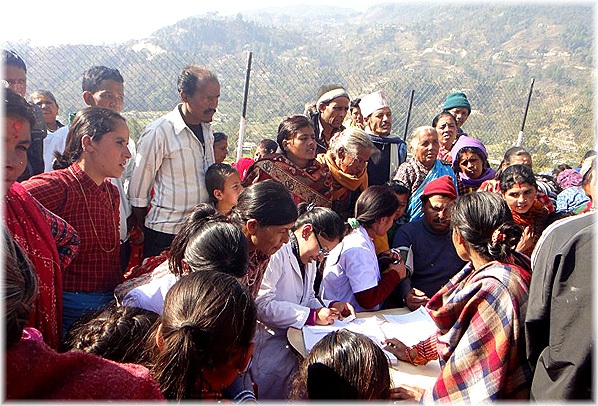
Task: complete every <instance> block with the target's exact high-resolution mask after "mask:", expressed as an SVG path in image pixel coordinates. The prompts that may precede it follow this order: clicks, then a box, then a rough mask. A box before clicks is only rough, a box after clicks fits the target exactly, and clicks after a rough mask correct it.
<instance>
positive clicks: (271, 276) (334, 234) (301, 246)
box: [250, 203, 355, 400]
mask: <svg viewBox="0 0 598 406" xmlns="http://www.w3.org/2000/svg"><path fill="white" fill-rule="evenodd" d="M298 211H299V218H298V219H297V221H296V222H295V224H294V226H293V227H292V228H291V232H290V233H289V235H290V236H289V242H288V243H286V244H284V245H283V246H282V248H280V250H278V251H277V252H276V253H275V254H274V255H272V256H271V257H270V262H269V264H268V267H267V268H266V272H265V274H264V278H263V280H262V284H261V287H260V290H259V293H258V297H257V299H256V304H257V309H258V320H259V322H260V323H259V324H258V328H257V333H256V350H255V353H254V358H253V363H252V366H251V369H250V371H251V373H252V375H253V379H254V381H255V382H256V383H257V385H258V388H259V399H260V400H263V399H286V398H287V397H288V394H289V392H290V389H291V384H292V379H293V376H294V374H295V372H296V371H297V368H298V365H299V359H298V358H297V355H295V353H294V352H293V351H292V350H291V349H290V348H289V347H288V344H287V339H286V331H287V328H288V327H296V328H301V327H303V326H304V325H306V324H307V325H312V326H313V325H328V324H331V323H332V322H333V321H334V320H335V319H342V318H343V317H346V316H349V315H350V314H355V312H354V310H353V308H352V306H351V305H350V304H348V303H344V302H334V303H331V301H329V300H327V301H324V303H322V302H321V301H320V300H318V299H317V298H316V296H315V293H314V289H313V284H314V278H315V276H316V267H317V261H321V260H323V259H324V257H326V256H327V255H328V252H329V251H330V250H331V249H333V248H334V247H335V246H336V245H338V244H339V242H340V241H341V239H342V238H343V236H344V233H345V226H344V224H343V221H342V220H341V219H340V217H339V216H338V214H336V213H335V212H334V211H332V210H331V209H328V208H324V207H314V205H313V204H307V203H301V204H300V205H299V208H298Z"/></svg>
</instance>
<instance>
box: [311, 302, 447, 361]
mask: <svg viewBox="0 0 598 406" xmlns="http://www.w3.org/2000/svg"><path fill="white" fill-rule="evenodd" d="M341 328H345V329H347V330H350V331H353V332H354V333H361V334H364V335H366V336H368V337H370V338H371V339H372V340H373V341H374V342H375V343H376V344H378V345H379V346H380V348H383V347H384V345H382V341H383V340H385V339H387V338H396V339H398V340H400V341H402V342H403V343H405V345H408V346H412V345H415V344H417V343H418V342H420V341H422V340H425V339H426V338H428V337H430V336H431V335H432V334H434V333H435V332H436V325H435V324H434V321H432V318H431V317H430V315H428V313H427V312H426V311H425V310H424V308H423V307H420V308H419V309H417V310H415V311H413V312H411V313H408V314H404V315H400V316H395V315H374V316H370V317H362V318H355V317H348V318H345V319H343V320H342V321H339V320H335V321H334V323H333V324H331V325H330V326H304V327H303V328H302V330H303V341H304V343H305V349H306V350H307V351H308V352H309V351H311V349H312V348H313V346H314V345H316V343H317V342H318V341H320V340H321V339H322V338H324V336H325V335H326V334H328V333H330V332H332V331H336V330H338V329H341ZM384 353H385V354H386V356H387V357H388V359H389V362H390V363H391V364H393V365H396V363H397V359H396V357H395V356H394V355H393V354H391V353H390V352H388V351H384Z"/></svg>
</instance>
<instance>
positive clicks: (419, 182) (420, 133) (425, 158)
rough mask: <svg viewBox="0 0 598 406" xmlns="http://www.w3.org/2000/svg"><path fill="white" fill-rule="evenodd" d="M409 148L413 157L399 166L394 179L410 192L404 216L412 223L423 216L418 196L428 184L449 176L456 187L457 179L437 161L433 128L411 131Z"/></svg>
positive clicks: (447, 167)
mask: <svg viewBox="0 0 598 406" xmlns="http://www.w3.org/2000/svg"><path fill="white" fill-rule="evenodd" d="M410 146H411V151H412V152H413V156H412V157H411V158H410V159H409V160H407V161H405V162H403V163H402V164H401V166H399V169H398V170H397V173H396V174H395V176H394V179H395V180H398V181H399V182H401V183H402V184H404V185H405V186H406V187H407V188H409V191H410V192H411V197H410V198H409V203H408V206H407V212H406V214H407V216H408V217H409V221H414V220H417V219H418V218H421V217H422V216H423V212H422V202H421V200H420V196H421V194H422V192H423V191H424V187H425V186H426V184H427V183H428V182H430V181H431V180H434V179H436V178H440V177H441V176H444V175H449V176H451V177H452V178H453V181H454V183H455V187H457V179H456V177H455V173H454V172H453V169H452V168H451V167H450V166H449V165H446V164H444V163H443V162H442V161H440V160H439V159H437V158H438V150H439V148H440V143H439V141H438V132H437V131H436V129H435V128H434V127H430V126H421V127H417V128H416V129H415V130H413V134H412V137H411V141H410Z"/></svg>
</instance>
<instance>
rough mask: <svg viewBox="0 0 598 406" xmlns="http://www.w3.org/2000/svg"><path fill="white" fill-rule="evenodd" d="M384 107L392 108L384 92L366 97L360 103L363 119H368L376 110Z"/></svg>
mask: <svg viewBox="0 0 598 406" xmlns="http://www.w3.org/2000/svg"><path fill="white" fill-rule="evenodd" d="M384 107H390V105H389V104H388V99H387V98H386V95H385V94H384V92H383V91H381V90H380V91H377V92H374V93H370V94H368V95H366V96H364V97H363V98H362V99H361V101H360V102H359V108H360V109H361V114H362V115H363V118H366V117H368V116H369V115H370V114H372V113H373V112H374V111H376V110H380V109H382V108H384Z"/></svg>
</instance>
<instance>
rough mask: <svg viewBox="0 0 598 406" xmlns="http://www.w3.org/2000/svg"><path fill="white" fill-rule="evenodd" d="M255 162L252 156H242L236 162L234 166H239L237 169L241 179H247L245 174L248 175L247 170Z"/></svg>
mask: <svg viewBox="0 0 598 406" xmlns="http://www.w3.org/2000/svg"><path fill="white" fill-rule="evenodd" d="M253 163H254V160H253V159H251V158H241V159H239V160H238V161H237V162H234V163H233V164H232V166H234V167H235V168H237V171H239V177H240V178H241V180H243V179H245V175H247V171H248V170H249V168H250V167H251V165H253Z"/></svg>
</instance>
